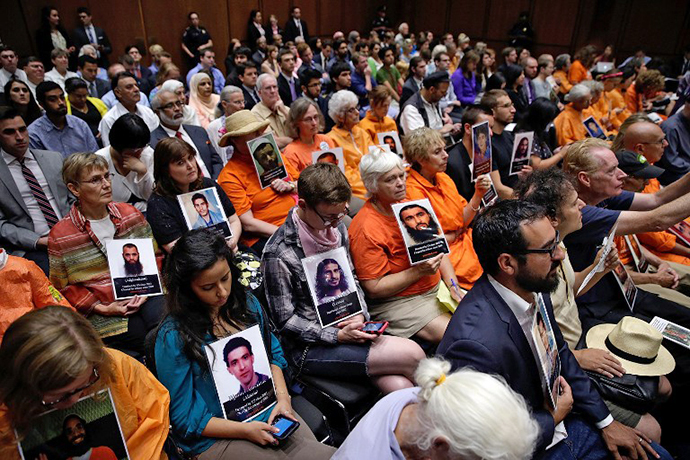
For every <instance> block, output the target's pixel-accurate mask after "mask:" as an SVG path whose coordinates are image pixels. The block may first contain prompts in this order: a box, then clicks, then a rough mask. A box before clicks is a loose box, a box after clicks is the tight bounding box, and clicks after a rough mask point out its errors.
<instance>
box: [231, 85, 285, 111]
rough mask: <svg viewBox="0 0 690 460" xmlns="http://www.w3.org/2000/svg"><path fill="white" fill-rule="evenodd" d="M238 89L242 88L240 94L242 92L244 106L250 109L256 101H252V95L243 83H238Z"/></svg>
mask: <svg viewBox="0 0 690 460" xmlns="http://www.w3.org/2000/svg"><path fill="white" fill-rule="evenodd" d="M240 89H241V90H242V94H244V108H245V109H247V110H251V109H252V108H253V107H254V106H255V105H256V104H257V102H255V101H254V98H252V95H251V94H249V91H247V88H245V87H244V86H243V85H240ZM289 91H290V90H289V89H288V92H289ZM259 100H260V99H259Z"/></svg>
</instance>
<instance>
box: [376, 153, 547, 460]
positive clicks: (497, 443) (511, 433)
mask: <svg viewBox="0 0 690 460" xmlns="http://www.w3.org/2000/svg"><path fill="white" fill-rule="evenodd" d="M365 158H366V156H365ZM450 369H451V367H450V363H448V362H447V361H443V360H441V359H438V358H430V359H425V360H423V361H421V362H420V363H419V366H418V367H417V371H416V372H415V380H416V382H417V384H418V385H419V386H420V387H421V390H420V391H419V396H418V398H419V407H418V410H417V421H418V423H419V428H418V430H417V431H418V432H417V433H416V434H417V437H416V442H415V444H416V446H417V448H419V449H420V450H422V452H428V451H429V450H430V449H431V448H432V447H433V445H434V442H435V441H436V440H438V439H439V438H440V439H444V440H445V441H446V442H447V443H448V445H449V448H450V454H451V458H457V459H460V458H462V459H476V460H479V459H486V460H523V459H529V458H531V457H532V454H533V453H534V449H535V446H536V442H537V437H538V435H539V425H538V423H537V422H536V420H535V419H534V418H533V417H532V416H531V414H530V410H529V408H528V406H527V403H526V402H525V400H524V398H523V397H522V396H521V395H519V394H517V393H516V392H514V391H513V390H512V389H511V388H510V387H509V386H508V384H507V383H506V382H505V380H503V378H502V377H500V376H492V375H489V374H484V373H481V372H477V371H475V370H473V369H470V368H464V369H460V370H458V371H456V372H453V373H452V374H450V373H449V372H450ZM442 376H444V377H442Z"/></svg>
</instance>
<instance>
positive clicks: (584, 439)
mask: <svg viewBox="0 0 690 460" xmlns="http://www.w3.org/2000/svg"><path fill="white" fill-rule="evenodd" d="M565 429H566V430H567V431H568V437H567V438H565V439H564V440H562V441H561V442H559V443H558V444H556V445H555V446H554V447H552V448H551V449H549V450H547V451H546V452H545V453H544V454H543V455H542V456H541V458H542V459H553V460H570V459H573V460H577V459H587V460H598V459H610V458H612V457H611V455H610V454H609V450H608V449H607V448H606V444H605V443H604V440H603V438H602V437H601V434H600V431H599V430H598V429H597V428H596V427H595V426H593V425H591V424H589V423H587V422H585V421H584V420H583V419H582V418H580V417H577V416H569V417H568V418H566V419H565ZM652 447H653V448H654V450H655V451H656V452H657V453H658V454H659V455H660V458H661V459H662V460H672V459H673V457H671V455H670V454H669V453H668V452H666V450H665V449H664V448H663V447H661V446H660V445H659V444H656V443H652ZM648 458H650V459H651V458H653V457H652V456H651V455H648Z"/></svg>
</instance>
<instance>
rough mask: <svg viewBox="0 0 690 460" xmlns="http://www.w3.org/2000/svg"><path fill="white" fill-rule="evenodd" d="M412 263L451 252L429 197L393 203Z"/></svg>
mask: <svg viewBox="0 0 690 460" xmlns="http://www.w3.org/2000/svg"><path fill="white" fill-rule="evenodd" d="M392 208H393V214H395V220H396V221H397V222H398V226H399V227H400V232H401V233H402V236H403V240H404V241H405V247H406V248H407V255H408V256H409V258H410V263H411V264H412V265H415V264H418V263H420V262H423V261H425V260H427V259H431V258H432V257H435V256H437V255H438V254H449V253H450V248H449V247H448V242H447V241H446V238H445V235H444V234H443V229H442V228H441V224H439V221H438V218H437V217H436V213H435V212H434V208H433V207H431V203H430V202H429V200H428V199H427V198H424V199H421V200H414V201H405V202H403V203H395V204H393V205H392Z"/></svg>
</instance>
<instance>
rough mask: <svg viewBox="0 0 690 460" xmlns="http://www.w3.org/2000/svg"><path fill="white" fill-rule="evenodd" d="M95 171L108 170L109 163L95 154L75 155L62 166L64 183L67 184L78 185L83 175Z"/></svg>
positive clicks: (83, 153) (69, 157) (68, 158)
mask: <svg viewBox="0 0 690 460" xmlns="http://www.w3.org/2000/svg"><path fill="white" fill-rule="evenodd" d="M94 169H105V170H106V171H107V170H108V161H107V160H106V159H105V158H103V157H102V156H100V155H96V154H95V153H89V152H82V153H79V152H78V153H73V154H71V155H70V156H68V157H67V159H66V160H65V162H64V163H63V164H62V181H63V182H64V183H65V185H67V184H77V183H79V180H80V178H81V175H82V174H83V173H86V174H88V173H90V172H91V171H93V170H94Z"/></svg>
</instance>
